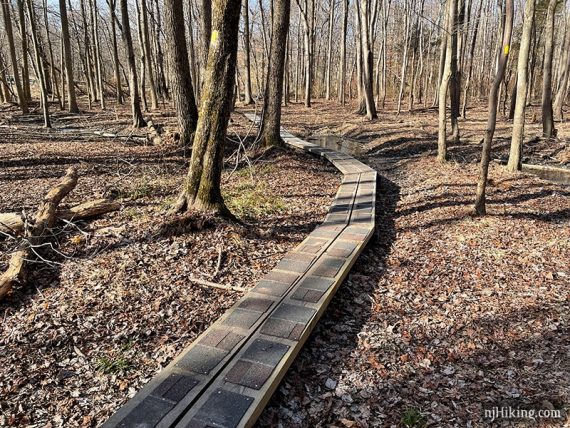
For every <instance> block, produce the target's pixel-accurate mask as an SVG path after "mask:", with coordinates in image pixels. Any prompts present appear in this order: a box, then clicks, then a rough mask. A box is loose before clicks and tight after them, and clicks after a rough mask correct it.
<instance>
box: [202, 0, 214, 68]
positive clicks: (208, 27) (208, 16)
mask: <svg viewBox="0 0 570 428" xmlns="http://www.w3.org/2000/svg"><path fill="white" fill-rule="evenodd" d="M211 34H212V0H202V69H203V70H205V69H206V66H207V63H208V50H209V48H210V37H211Z"/></svg>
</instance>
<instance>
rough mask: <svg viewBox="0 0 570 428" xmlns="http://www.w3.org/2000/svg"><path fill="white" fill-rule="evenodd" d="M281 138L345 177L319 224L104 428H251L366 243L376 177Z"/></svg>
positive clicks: (332, 154) (339, 157)
mask: <svg viewBox="0 0 570 428" xmlns="http://www.w3.org/2000/svg"><path fill="white" fill-rule="evenodd" d="M245 116H246V117H247V118H248V119H249V120H251V121H253V122H254V123H255V124H259V119H258V117H257V116H256V115H255V114H251V113H245ZM281 137H282V138H283V140H284V141H285V143H286V144H287V145H288V146H291V147H293V148H296V149H300V150H303V151H306V152H309V153H312V154H314V155H317V156H320V157H323V158H324V159H326V160H327V161H329V162H331V163H332V164H333V165H334V166H335V167H336V168H337V169H338V170H339V171H340V172H341V173H342V174H343V178H342V181H341V184H340V186H339V188H338V191H337V193H336V195H335V198H334V200H333V203H332V205H331V207H330V209H329V212H328V214H327V216H326V218H325V221H324V222H323V223H322V224H321V225H319V226H318V227H317V228H316V229H315V230H314V231H313V232H311V233H310V234H309V235H308V236H307V237H306V238H305V239H304V240H303V242H301V243H300V244H299V245H298V246H297V247H295V248H294V249H293V250H291V251H290V252H288V253H287V254H286V255H285V256H284V257H283V259H282V260H281V261H280V262H279V263H278V264H277V266H276V267H275V268H274V269H273V270H271V271H270V272H269V273H268V274H267V275H265V277H264V278H263V279H262V280H261V281H259V282H258V283H257V285H255V286H254V287H253V288H252V289H251V290H249V291H248V292H247V293H245V295H244V296H243V297H242V298H241V299H239V300H238V302H236V304H235V305H234V306H232V307H231V308H230V309H228V310H227V311H226V312H225V313H224V314H223V315H222V316H221V317H220V318H219V319H218V320H217V321H216V322H214V323H213V324H212V325H211V326H210V327H209V328H208V329H206V330H205V331H204V332H203V333H202V334H201V335H200V336H198V338H197V339H196V340H195V341H194V342H193V343H192V344H190V345H189V346H188V347H187V348H186V349H184V350H183V351H182V352H181V354H180V355H178V357H176V358H175V359H174V360H173V361H172V362H171V363H170V364H169V365H168V366H167V367H166V368H164V369H163V370H162V371H160V372H159V373H158V374H157V375H156V376H155V377H154V378H153V379H151V381H150V382H148V383H147V384H146V385H145V386H144V387H143V388H142V389H141V390H140V391H139V392H138V393H137V394H136V395H135V396H134V397H133V398H131V399H130V400H129V401H128V402H127V403H126V404H125V405H124V406H122V407H121V408H120V409H119V410H118V411H117V412H116V413H115V414H114V415H112V416H111V418H110V419H109V420H108V421H107V422H106V423H105V424H104V425H103V426H104V427H106V428H112V427H149V428H150V427H192V428H194V427H196V428H201V427H204V428H205V427H228V428H229V427H247V426H251V425H253V424H254V423H255V421H256V420H257V418H258V417H259V415H260V414H261V412H262V411H263V409H264V407H265V406H266V404H267V402H268V401H269V399H270V398H271V396H272V394H273V392H274V391H275V389H276V388H277V386H278V385H279V383H280V381H281V379H282V378H283V376H284V375H285V373H286V372H287V370H288V368H289V367H290V365H291V364H292V362H293V361H294V359H295V357H296V356H297V354H298V353H299V351H300V350H301V348H302V347H303V344H304V343H305V341H306V340H307V338H308V337H309V336H310V334H311V332H312V331H313V329H314V327H315V326H316V324H317V322H318V321H319V319H320V318H321V316H322V315H323V313H324V311H325V310H326V308H327V306H328V305H329V303H330V301H331V299H332V297H333V296H334V294H335V292H336V291H337V289H338V287H340V285H341V284H342V283H343V281H344V279H345V278H346V276H347V275H348V273H349V272H350V270H351V268H352V266H353V265H354V263H355V262H356V260H357V258H358V256H359V255H360V253H361V252H362V251H363V250H364V248H365V246H366V244H367V243H368V241H369V240H370V238H371V237H372V234H373V233H374V228H375V207H376V183H377V174H376V171H374V170H373V169H372V168H370V167H369V166H367V165H365V164H363V163H362V162H360V161H358V160H356V159H355V158H353V157H352V156H349V155H347V154H344V153H339V152H336V151H334V150H331V149H327V148H322V147H320V146H318V145H316V144H313V143H309V142H307V141H304V140H302V139H300V138H298V137H295V136H294V135H292V134H291V133H289V132H287V131H285V130H283V129H282V131H281Z"/></svg>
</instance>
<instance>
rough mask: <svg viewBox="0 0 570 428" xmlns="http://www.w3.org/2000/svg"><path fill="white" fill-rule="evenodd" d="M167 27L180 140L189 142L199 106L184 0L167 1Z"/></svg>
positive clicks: (194, 127)
mask: <svg viewBox="0 0 570 428" xmlns="http://www.w3.org/2000/svg"><path fill="white" fill-rule="evenodd" d="M164 29H165V31H166V48H167V55H168V63H169V65H170V79H171V86H172V96H173V100H174V107H175V108H176V116H177V117H178V126H179V127H180V142H181V143H182V144H183V145H189V144H191V143H192V138H193V136H194V132H195V131H196V124H197V122H198V109H197V107H196V100H195V99H194V89H193V82H192V76H191V74H190V63H189V61H188V49H187V47H186V36H185V31H184V5H183V2H182V0H164Z"/></svg>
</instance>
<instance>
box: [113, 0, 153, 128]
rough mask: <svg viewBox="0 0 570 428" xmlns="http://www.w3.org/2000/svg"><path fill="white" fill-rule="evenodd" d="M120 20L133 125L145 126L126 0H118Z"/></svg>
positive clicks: (137, 126)
mask: <svg viewBox="0 0 570 428" xmlns="http://www.w3.org/2000/svg"><path fill="white" fill-rule="evenodd" d="M119 5H120V8H121V21H122V27H123V29H122V32H123V41H124V43H125V50H126V51H127V62H128V66H129V90H130V92H131V109H132V113H133V127H135V128H140V127H142V126H146V122H145V120H144V118H143V115H142V111H141V100H140V95H139V85H138V80H137V65H136V63H135V50H134V49H133V37H132V35H131V23H130V21H129V6H128V2H127V0H120V2H119Z"/></svg>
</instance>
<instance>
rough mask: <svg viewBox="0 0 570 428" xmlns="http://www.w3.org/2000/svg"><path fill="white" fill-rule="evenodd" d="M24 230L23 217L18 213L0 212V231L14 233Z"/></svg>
mask: <svg viewBox="0 0 570 428" xmlns="http://www.w3.org/2000/svg"><path fill="white" fill-rule="evenodd" d="M22 230H24V219H23V218H22V216H21V215H20V214H18V213H2V214H0V232H4V233H8V234H10V235H15V234H17V233H20V232H21V231H22Z"/></svg>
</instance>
